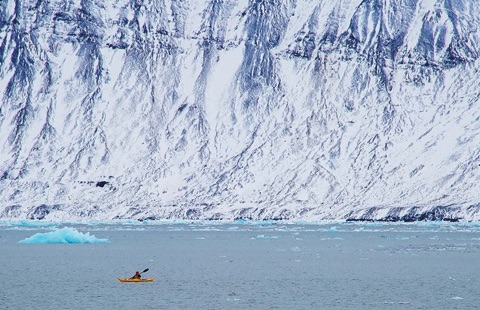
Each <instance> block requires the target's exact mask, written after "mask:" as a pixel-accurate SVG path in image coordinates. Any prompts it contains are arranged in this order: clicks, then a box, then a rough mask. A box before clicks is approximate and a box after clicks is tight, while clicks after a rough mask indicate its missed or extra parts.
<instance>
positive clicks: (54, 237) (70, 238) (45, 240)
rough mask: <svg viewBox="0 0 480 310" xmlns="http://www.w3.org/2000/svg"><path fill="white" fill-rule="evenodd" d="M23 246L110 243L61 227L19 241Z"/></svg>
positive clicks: (106, 240) (88, 234)
mask: <svg viewBox="0 0 480 310" xmlns="http://www.w3.org/2000/svg"><path fill="white" fill-rule="evenodd" d="M19 243H25V244H50V243H110V240H108V239H99V238H96V237H95V236H94V235H91V236H90V233H88V232H87V233H81V232H79V231H78V230H76V229H75V228H70V227H63V228H61V229H57V230H54V231H52V232H48V233H37V234H35V235H33V236H31V237H29V238H26V239H23V240H21V241H19Z"/></svg>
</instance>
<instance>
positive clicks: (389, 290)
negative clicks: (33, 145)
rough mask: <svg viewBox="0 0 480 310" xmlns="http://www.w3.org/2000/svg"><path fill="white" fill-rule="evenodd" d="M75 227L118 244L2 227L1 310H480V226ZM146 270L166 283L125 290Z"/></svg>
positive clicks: (40, 229) (35, 229)
mask: <svg viewBox="0 0 480 310" xmlns="http://www.w3.org/2000/svg"><path fill="white" fill-rule="evenodd" d="M63 226H65V225H59V226H58V227H63ZM68 226H69V227H74V228H76V229H77V230H79V231H81V232H90V234H94V235H95V236H96V237H98V238H108V239H109V240H110V241H111V243H109V244H18V241H20V240H22V239H24V238H27V237H30V236H31V235H33V234H35V233H37V232H48V231H51V230H52V229H54V228H53V227H16V226H15V225H3V226H2V225H0V266H1V272H0V274H1V276H2V279H4V281H2V282H1V283H0V305H1V306H0V309H132V308H133V309H134V308H140V309H478V308H479V307H480V303H479V302H480V298H479V289H480V267H479V266H480V224H479V225H473V224H472V225H466V224H465V225H462V224H448V225H447V224H443V225H427V224H423V225H422V224H410V225H406V224H403V225H400V224H397V225H392V224H390V225H387V224H352V223H342V224H323V225H294V224H281V223H278V224H275V223H268V224H263V225H262V224H248V223H241V224H238V225H236V224H228V225H227V224H223V225H218V224H216V225H213V224H208V223H207V224H204V223H203V224H202V223H197V224H162V225H148V224H142V225H102V224H97V225H78V224H77V225H68ZM145 268H149V269H150V270H149V271H148V272H147V273H145V274H144V276H145V277H155V282H153V283H120V282H118V280H117V278H118V277H129V276H131V275H133V273H134V272H135V271H136V270H140V271H142V270H143V269H145Z"/></svg>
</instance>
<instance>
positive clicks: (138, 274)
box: [130, 271, 142, 279]
mask: <svg viewBox="0 0 480 310" xmlns="http://www.w3.org/2000/svg"><path fill="white" fill-rule="evenodd" d="M141 278H142V275H141V274H140V272H138V271H135V275H134V276H133V277H131V278H130V279H141Z"/></svg>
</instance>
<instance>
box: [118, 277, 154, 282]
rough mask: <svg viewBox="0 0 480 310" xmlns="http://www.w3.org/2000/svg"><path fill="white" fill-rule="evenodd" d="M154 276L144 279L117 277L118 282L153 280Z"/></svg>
mask: <svg viewBox="0 0 480 310" xmlns="http://www.w3.org/2000/svg"><path fill="white" fill-rule="evenodd" d="M153 279H154V278H145V279H127V278H118V281H120V282H153Z"/></svg>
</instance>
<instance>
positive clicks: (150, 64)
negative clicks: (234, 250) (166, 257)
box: [0, 0, 480, 221]
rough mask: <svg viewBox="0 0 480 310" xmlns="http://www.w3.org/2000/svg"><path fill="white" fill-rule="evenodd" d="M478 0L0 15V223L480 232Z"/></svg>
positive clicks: (233, 4) (325, 0)
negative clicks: (288, 222) (468, 223)
mask: <svg viewBox="0 0 480 310" xmlns="http://www.w3.org/2000/svg"><path fill="white" fill-rule="evenodd" d="M479 27H480V7H479V6H478V5H477V4H476V3H475V1H470V0H456V1H452V0H447V1H429V0H391V1H382V0H365V1H362V0H355V1H343V0H318V1H310V0H308V1H298V0H283V1H282V0H278V1H260V0H240V1H237V0H235V1H234V0H225V1H213V0H212V1H196V0H184V1H154V0H144V1H141V2H138V1H133V0H118V1H107V2H105V1H98V0H86V1H68V2H65V1H62V0H54V1H34V0H25V1H17V0H5V1H2V2H1V3H0V218H18V219H47V220H52V221H57V220H58V221H62V220H74V219H82V218H91V219H129V218H130V219H139V220H159V219H167V220H173V219H184V220H201V219H209V220H224V219H228V220H235V219H249V220H264V219H273V220H282V219H304V220H321V219H343V220H344V219H351V220H358V219H360V220H371V219H381V220H386V221H397V220H403V221H412V220H445V219H446V220H458V219H464V220H476V219H479V218H480V212H479V210H480V186H479V180H480V149H479V148H478V144H479V142H480V122H479V119H480V109H478V107H477V104H479V103H480V91H479V89H480V60H479V55H480V31H478V29H479Z"/></svg>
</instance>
